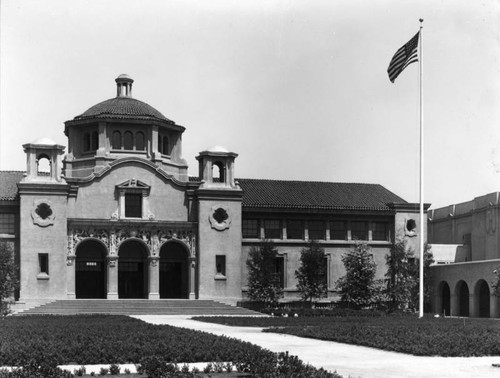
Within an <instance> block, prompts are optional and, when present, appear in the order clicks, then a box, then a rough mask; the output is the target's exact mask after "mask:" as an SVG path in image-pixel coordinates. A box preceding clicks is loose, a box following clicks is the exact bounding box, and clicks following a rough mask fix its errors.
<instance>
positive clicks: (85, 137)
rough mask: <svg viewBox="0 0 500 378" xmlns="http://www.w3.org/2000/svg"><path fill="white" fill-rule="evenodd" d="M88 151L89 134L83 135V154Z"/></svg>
mask: <svg viewBox="0 0 500 378" xmlns="http://www.w3.org/2000/svg"><path fill="white" fill-rule="evenodd" d="M87 151H90V134H89V133H85V135H84V136H83V152H87Z"/></svg>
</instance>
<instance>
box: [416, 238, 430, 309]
mask: <svg viewBox="0 0 500 378" xmlns="http://www.w3.org/2000/svg"><path fill="white" fill-rule="evenodd" d="M433 263H434V255H433V254H432V250H431V246H430V245H429V244H427V243H425V245H424V307H427V308H429V307H430V305H431V299H432V290H433V288H432V282H431V281H432V271H431V268H430V267H431V264H433ZM419 267H420V266H419V265H418V266H416V267H415V277H416V281H417V285H416V287H415V294H414V302H415V309H416V308H418V305H417V304H418V301H419V292H418V291H419V288H420V277H419Z"/></svg>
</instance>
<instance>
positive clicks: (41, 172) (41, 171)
mask: <svg viewBox="0 0 500 378" xmlns="http://www.w3.org/2000/svg"><path fill="white" fill-rule="evenodd" d="M51 173H52V167H51V164H50V158H49V157H48V155H45V154H43V155H40V156H39V157H38V160H37V175H38V176H47V174H51Z"/></svg>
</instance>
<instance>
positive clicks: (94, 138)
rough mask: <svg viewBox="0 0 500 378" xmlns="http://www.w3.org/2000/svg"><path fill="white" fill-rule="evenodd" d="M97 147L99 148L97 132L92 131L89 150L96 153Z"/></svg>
mask: <svg viewBox="0 0 500 378" xmlns="http://www.w3.org/2000/svg"><path fill="white" fill-rule="evenodd" d="M98 147H99V133H98V132H97V131H94V132H93V133H92V140H91V149H92V151H96V150H97V148H98Z"/></svg>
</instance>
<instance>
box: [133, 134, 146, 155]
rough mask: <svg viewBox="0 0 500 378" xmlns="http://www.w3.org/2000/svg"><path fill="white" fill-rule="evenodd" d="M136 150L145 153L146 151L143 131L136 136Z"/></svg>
mask: <svg viewBox="0 0 500 378" xmlns="http://www.w3.org/2000/svg"><path fill="white" fill-rule="evenodd" d="M135 149H136V150H137V151H144V150H145V145H144V133H143V132H142V131H139V132H137V133H136V134H135Z"/></svg>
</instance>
